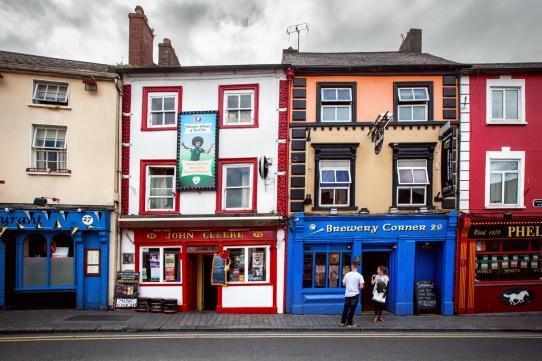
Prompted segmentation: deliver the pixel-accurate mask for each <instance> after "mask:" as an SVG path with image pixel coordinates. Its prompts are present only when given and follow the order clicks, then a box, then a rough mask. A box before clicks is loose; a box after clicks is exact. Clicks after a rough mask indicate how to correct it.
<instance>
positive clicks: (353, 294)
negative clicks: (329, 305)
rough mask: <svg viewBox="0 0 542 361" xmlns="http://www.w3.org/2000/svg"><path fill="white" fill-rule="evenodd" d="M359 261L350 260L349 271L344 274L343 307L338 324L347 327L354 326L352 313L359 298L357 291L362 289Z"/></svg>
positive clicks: (362, 282)
mask: <svg viewBox="0 0 542 361" xmlns="http://www.w3.org/2000/svg"><path fill="white" fill-rule="evenodd" d="M358 266H359V261H358V260H357V259H355V260H354V261H353V262H352V266H351V271H350V272H348V273H347V274H345V275H344V278H343V286H344V287H346V289H345V291H344V308H343V314H342V317H341V323H340V324H339V325H341V326H344V325H346V326H347V327H355V326H356V325H354V313H355V312H356V307H357V305H358V300H359V292H360V290H362V289H363V284H364V283H365V281H364V280H363V276H362V275H361V274H360V273H359V272H358Z"/></svg>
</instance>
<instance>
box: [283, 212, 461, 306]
mask: <svg viewBox="0 0 542 361" xmlns="http://www.w3.org/2000/svg"><path fill="white" fill-rule="evenodd" d="M457 217H458V214H457V213H456V212H452V213H442V214H409V215H391V214H390V215H375V216H366V215H353V216H335V215H329V216H307V215H304V214H303V213H298V214H296V215H295V216H293V217H291V218H290V220H289V234H288V261H287V262H288V264H287V270H288V277H287V291H286V311H287V312H289V313H294V314H340V313H341V312H342V307H343V303H344V288H343V287H342V282H341V281H342V277H343V275H344V274H345V273H346V272H348V271H349V268H350V264H351V262H352V260H353V259H354V258H359V259H360V261H361V265H360V272H361V273H362V274H363V276H364V278H365V282H366V283H365V289H364V290H363V291H362V297H361V307H360V308H358V310H359V309H361V310H363V311H367V310H371V309H372V302H371V292H372V287H371V285H370V277H371V275H372V274H375V273H376V268H377V267H378V266H379V265H384V266H386V267H387V268H388V269H389V276H390V287H389V292H388V298H387V304H386V307H387V309H388V311H389V312H392V313H394V314H396V315H412V314H415V313H416V308H415V285H416V282H418V281H428V282H431V283H432V284H433V285H434V290H435V297H436V305H437V307H436V309H435V312H436V313H440V314H443V315H452V314H453V310H454V305H453V295H454V266H455V238H456V225H457Z"/></svg>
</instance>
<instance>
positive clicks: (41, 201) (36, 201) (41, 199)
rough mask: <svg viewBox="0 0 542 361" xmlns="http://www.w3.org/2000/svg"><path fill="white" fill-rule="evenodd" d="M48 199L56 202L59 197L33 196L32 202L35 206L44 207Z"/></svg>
mask: <svg viewBox="0 0 542 361" xmlns="http://www.w3.org/2000/svg"><path fill="white" fill-rule="evenodd" d="M48 199H50V200H51V201H53V202H58V201H59V200H60V199H58V198H54V197H37V198H34V202H33V204H34V205H35V206H40V207H45V206H46V205H47V200H48Z"/></svg>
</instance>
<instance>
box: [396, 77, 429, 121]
mask: <svg viewBox="0 0 542 361" xmlns="http://www.w3.org/2000/svg"><path fill="white" fill-rule="evenodd" d="M401 90H403V91H404V90H409V91H410V93H411V94H412V99H403V97H402V96H401ZM415 90H424V93H425V97H424V98H422V99H415V96H414V91H415ZM430 101H431V99H430V97H429V89H428V88H427V87H426V86H419V87H412V86H398V87H397V114H396V118H397V121H398V122H426V121H428V120H429V102H430ZM416 107H422V108H424V119H414V108H416ZM405 108H409V109H410V114H412V117H411V118H410V119H401V118H400V117H401V112H400V109H405Z"/></svg>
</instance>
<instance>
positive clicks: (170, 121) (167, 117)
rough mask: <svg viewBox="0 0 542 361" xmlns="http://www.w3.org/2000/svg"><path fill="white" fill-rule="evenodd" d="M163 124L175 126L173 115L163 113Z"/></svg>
mask: <svg viewBox="0 0 542 361" xmlns="http://www.w3.org/2000/svg"><path fill="white" fill-rule="evenodd" d="M164 124H175V113H165V114H164Z"/></svg>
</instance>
